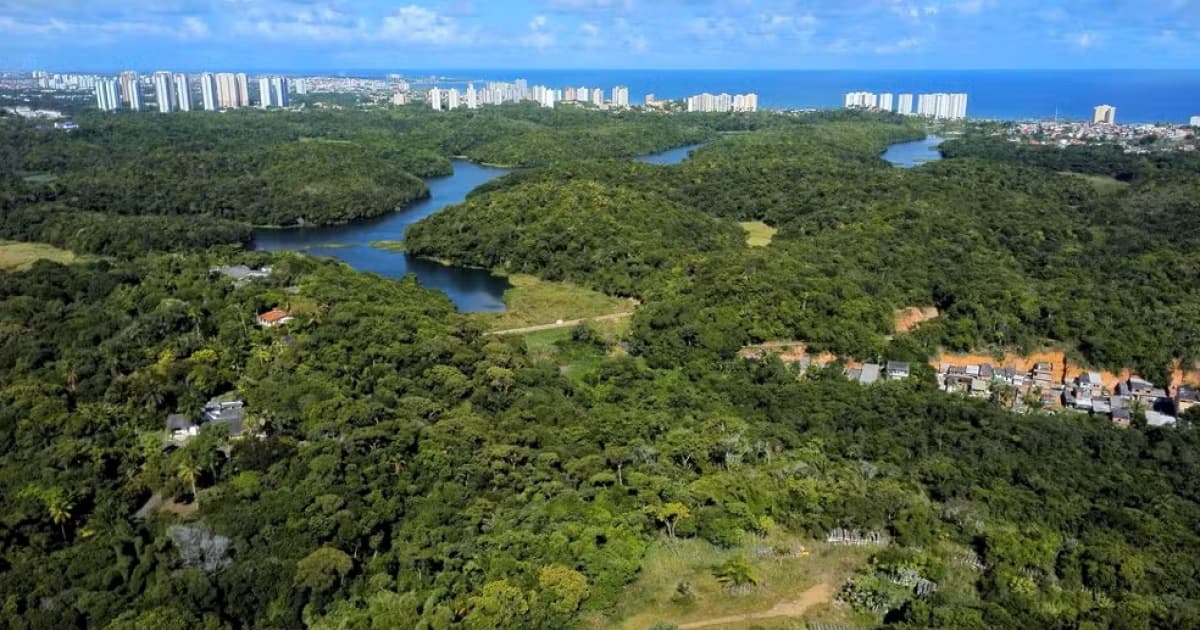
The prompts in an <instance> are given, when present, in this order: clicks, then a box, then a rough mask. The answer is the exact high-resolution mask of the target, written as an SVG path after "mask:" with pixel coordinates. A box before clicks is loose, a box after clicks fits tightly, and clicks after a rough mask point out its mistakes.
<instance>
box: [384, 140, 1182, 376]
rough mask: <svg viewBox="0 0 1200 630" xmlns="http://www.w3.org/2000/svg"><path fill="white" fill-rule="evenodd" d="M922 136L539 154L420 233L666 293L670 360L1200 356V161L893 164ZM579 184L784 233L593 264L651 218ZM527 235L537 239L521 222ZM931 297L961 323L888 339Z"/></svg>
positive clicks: (523, 263)
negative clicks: (552, 229) (632, 262)
mask: <svg viewBox="0 0 1200 630" xmlns="http://www.w3.org/2000/svg"><path fill="white" fill-rule="evenodd" d="M914 131H915V130H914V128H913V127H911V126H910V124H905V123H897V122H895V121H874V122H871V121H859V122H843V121H838V120H836V119H835V120H831V121H825V120H818V121H817V122H816V123H815V124H789V125H780V126H777V127H775V128H770V129H766V130H758V131H752V132H749V133H743V134H739V135H734V136H730V137H727V138H724V139H722V140H720V141H716V142H713V143H711V144H709V145H708V146H706V147H704V148H701V149H699V150H697V151H695V152H694V153H693V155H692V157H691V159H689V160H688V161H686V162H684V163H683V164H681V165H678V166H673V167H655V166H649V165H643V164H630V163H628V162H622V161H603V160H600V161H589V162H577V163H569V164H556V165H551V166H548V167H545V168H539V169H530V170H526V171H521V172H518V173H514V174H512V175H509V176H507V177H505V178H502V179H500V180H497V181H495V182H493V183H491V184H489V185H488V186H485V187H483V188H482V189H480V190H479V191H477V192H476V193H475V194H474V195H473V196H472V197H471V198H470V199H469V200H468V201H467V203H465V204H462V205H461V206H458V207H455V208H450V209H447V210H446V211H444V212H442V213H439V214H438V215H436V216H433V217H430V218H429V219H427V220H426V221H425V222H423V223H419V224H417V225H414V226H413V228H412V229H411V231H410V233H409V235H408V239H407V241H408V244H409V247H410V251H414V252H420V253H422V254H424V255H429V256H435V257H439V258H444V259H449V260H452V261H463V262H468V263H471V264H484V265H495V266H501V267H505V268H511V269H514V270H519V271H522V272H526V273H538V274H542V275H546V276H548V277H570V278H571V279H573V280H576V281H581V282H585V283H587V282H590V285H591V286H593V287H595V288H597V289H600V290H605V291H612V290H613V289H614V287H621V291H622V292H625V293H628V294H634V295H639V296H646V297H650V298H652V299H648V300H647V307H646V308H644V309H641V310H639V312H638V316H637V318H636V320H635V328H636V330H635V338H634V343H635V345H636V346H637V347H638V348H640V350H641V351H642V352H643V354H644V355H645V356H647V357H648V358H650V359H651V360H653V361H657V362H660V363H661V364H663V365H673V364H678V363H679V362H681V361H687V360H689V359H690V358H695V357H697V356H703V357H704V358H705V360H709V359H724V358H729V357H730V356H732V354H733V353H734V352H736V350H737V349H738V348H739V347H740V346H741V345H743V344H745V343H748V342H758V341H765V340H769V339H778V338H796V339H804V340H807V341H810V342H813V343H814V344H816V346H817V347H820V348H825V349H829V350H833V351H835V352H839V353H845V354H849V355H851V356H857V357H864V358H870V357H879V356H881V355H884V354H888V353H892V354H895V355H897V356H904V357H907V358H914V359H919V358H922V357H925V356H928V355H929V354H930V353H931V352H932V351H933V350H935V349H936V348H939V347H945V348H951V349H955V350H975V349H982V348H995V349H998V348H1006V347H1017V348H1022V349H1025V350H1029V349H1033V348H1036V347H1039V346H1041V345H1043V344H1046V343H1053V344H1059V345H1065V346H1067V347H1069V348H1072V349H1074V350H1075V351H1076V352H1077V353H1078V356H1079V357H1080V358H1081V359H1083V360H1086V361H1087V362H1089V363H1091V364H1093V365H1097V366H1103V367H1108V368H1113V369H1120V368H1125V367H1133V368H1137V369H1139V370H1141V371H1143V373H1146V374H1148V375H1150V376H1152V377H1155V378H1159V379H1161V378H1162V377H1163V375H1164V370H1165V369H1166V367H1167V365H1169V363H1170V362H1171V361H1172V360H1173V359H1183V360H1185V361H1191V360H1195V359H1197V358H1200V338H1198V337H1197V331H1200V293H1197V290H1196V288H1197V287H1200V277H1197V275H1196V269H1197V268H1200V267H1197V263H1200V258H1198V256H1200V249H1198V247H1200V241H1198V240H1197V234H1198V232H1197V231H1196V230H1195V229H1189V228H1188V226H1193V225H1195V224H1196V222H1197V220H1198V219H1197V217H1200V213H1198V206H1197V203H1200V202H1198V201H1197V199H1200V195H1198V193H1200V188H1198V182H1200V178H1198V177H1197V176H1198V175H1200V167H1197V166H1196V163H1194V162H1192V161H1190V160H1188V159H1187V158H1184V157H1181V158H1180V159H1179V160H1178V161H1172V160H1171V159H1170V158H1162V157H1160V158H1155V159H1153V160H1146V161H1148V162H1149V163H1151V164H1156V165H1157V166H1146V167H1144V168H1143V169H1142V172H1143V175H1142V176H1140V177H1139V178H1137V181H1136V182H1135V183H1134V184H1133V185H1131V186H1128V187H1121V186H1117V187H1116V188H1114V187H1112V186H1097V185H1095V183H1094V182H1091V181H1089V180H1087V179H1086V178H1083V177H1079V176H1075V175H1072V174H1070V173H1061V172H1058V171H1059V170H1060V169H1062V168H1064V167H1065V166H1067V165H1068V164H1066V163H1058V162H1052V163H1046V164H1041V163H1039V162H1038V160H1036V159H1033V158H1029V159H1025V158H1023V157H1021V158H1018V157H1014V156H1023V155H1024V154H1023V153H1020V152H1018V153H1013V152H1012V151H1013V150H1010V149H1008V148H1007V145H1008V144H1009V143H1003V145H1004V146H1005V147H1006V148H1005V150H1003V151H999V150H997V151H995V152H988V151H985V150H984V149H983V148H975V149H972V150H970V151H968V150H966V149H963V148H962V147H963V146H964V145H969V146H974V145H971V141H965V140H964V141H954V142H952V143H951V145H952V147H955V148H952V149H951V150H949V151H948V155H951V156H960V155H961V157H953V158H952V159H947V160H944V161H942V162H938V163H934V164H929V165H927V166H925V167H922V168H918V169H910V170H904V169H896V168H893V167H891V166H890V165H888V164H886V163H885V162H883V161H882V160H880V159H879V158H878V156H879V154H880V153H881V152H882V150H883V148H884V147H885V146H886V145H887V144H889V143H891V142H894V141H896V140H900V139H905V138H907V137H912V135H913V133H914ZM976 140H977V141H978V143H979V145H980V146H981V147H987V146H992V145H994V144H995V142H997V141H991V140H989V139H976ZM995 146H1000V145H995ZM1095 151H1096V152H1098V153H1106V151H1107V150H1105V149H1096V150H1095ZM1039 154H1040V153H1039ZM1143 159H1144V158H1139V160H1143ZM1106 168H1107V167H1103V166H1097V167H1096V168H1095V169H1093V171H1094V170H1104V169H1106ZM1117 170H1121V169H1117ZM567 181H569V182H571V185H572V186H575V187H578V186H579V185H580V184H579V182H590V183H592V184H594V186H593V187H592V188H591V189H590V190H591V191H592V195H593V196H594V197H595V198H596V199H620V195H621V191H625V190H637V191H640V193H641V194H643V195H651V196H652V197H654V198H655V199H658V200H660V201H659V202H658V203H660V204H666V203H670V204H673V207H679V208H683V209H690V210H692V211H694V212H696V213H697V214H700V213H702V214H708V215H715V216H717V217H727V218H730V219H736V220H763V221H766V222H767V223H769V224H772V225H774V226H776V227H777V228H779V233H778V234H777V235H776V237H775V241H774V242H773V243H772V245H771V247H769V248H766V249H748V248H746V247H742V246H738V245H737V244H735V245H734V246H732V247H729V248H727V249H726V250H725V251H722V252H719V253H717V254H715V255H714V254H712V252H709V254H708V255H700V256H695V255H692V254H691V249H690V248H687V247H679V246H676V245H672V244H671V242H670V241H669V240H666V239H659V240H657V242H658V243H659V247H658V248H651V249H652V250H655V249H656V250H658V251H656V252H655V255H657V256H659V257H660V258H667V259H671V260H674V261H675V264H666V265H657V266H656V268H655V273H651V274H647V273H645V270H638V271H636V272H632V273H629V274H627V275H628V277H627V278H614V277H613V276H614V274H620V273H621V267H620V266H619V265H611V264H610V265H590V266H585V267H584V268H582V269H572V267H571V266H570V261H564V260H562V258H561V255H560V254H561V252H563V251H565V250H564V243H563V241H564V239H568V241H569V244H570V246H584V247H594V244H595V243H597V242H602V241H604V240H605V235H607V234H610V233H613V232H615V231H619V230H618V229H617V228H613V227H611V223H612V222H613V221H617V222H621V223H623V225H624V228H625V229H628V230H630V231H635V232H636V231H639V230H642V229H644V228H643V226H642V225H641V224H640V223H641V221H642V220H644V217H642V215H640V214H639V213H637V212H626V213H623V214H622V213H613V212H611V211H610V210H609V207H610V206H609V205H603V204H589V205H583V206H581V205H579V204H575V203H571V202H570V200H569V199H564V200H562V201H561V202H560V201H559V200H555V199H546V198H545V195H544V194H543V190H544V186H545V185H546V184H547V183H552V182H558V183H559V185H561V183H562V182H567ZM497 207H504V208H507V209H508V210H509V212H508V214H505V215H503V216H504V220H503V221H496V220H494V219H496V218H498V217H500V216H501V215H498V214H497V212H496V209H497ZM632 207H635V208H636V207H637V206H636V205H634V206H632ZM530 208H536V209H537V210H536V211H533V210H530ZM551 216H552V217H554V219H553V220H554V221H555V223H556V224H559V225H573V226H576V227H573V228H572V230H571V231H570V232H569V233H568V234H569V236H568V235H565V234H564V233H547V234H542V233H540V232H539V231H537V230H526V228H529V227H532V225H531V223H530V221H531V219H530V217H537V220H538V221H544V220H547V217H551ZM622 217H624V218H622ZM727 225H729V224H727ZM460 226H474V227H472V228H469V229H465V228H464V229H460ZM515 232H521V233H522V234H523V235H524V237H525V238H522V239H513V238H506V237H504V236H503V235H506V234H511V233H515ZM698 243H699V242H698ZM610 250H611V251H612V252H615V253H620V252H621V250H620V249H619V247H617V246H612V247H610ZM645 253H646V252H645V251H640V252H639V255H645ZM626 286H628V287H631V288H625V287H626ZM911 305H933V306H937V307H938V308H939V310H940V311H941V312H942V313H943V315H944V316H943V317H942V318H940V319H939V320H938V321H936V322H932V323H930V324H928V325H927V326H924V327H922V329H921V330H920V331H919V332H918V333H917V334H916V335H913V336H910V337H907V338H904V339H902V340H901V342H900V343H897V344H891V345H890V346H888V344H887V341H886V340H887V337H889V336H890V335H891V334H892V332H893V331H892V325H893V322H892V312H893V311H894V309H897V308H903V307H907V306H911ZM684 346H687V348H685V347H684ZM697 352H699V354H697Z"/></svg>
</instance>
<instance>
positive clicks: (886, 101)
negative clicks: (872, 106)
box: [879, 92, 894, 112]
mask: <svg viewBox="0 0 1200 630" xmlns="http://www.w3.org/2000/svg"><path fill="white" fill-rule="evenodd" d="M893 100H894V97H893V96H892V93H891V92H884V93H883V94H880V95H879V109H882V110H883V111H885V112H890V111H892V101H893Z"/></svg>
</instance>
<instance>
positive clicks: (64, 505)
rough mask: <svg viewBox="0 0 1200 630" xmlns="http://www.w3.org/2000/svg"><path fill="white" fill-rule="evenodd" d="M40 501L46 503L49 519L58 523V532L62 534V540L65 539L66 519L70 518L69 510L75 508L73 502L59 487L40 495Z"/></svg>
mask: <svg viewBox="0 0 1200 630" xmlns="http://www.w3.org/2000/svg"><path fill="white" fill-rule="evenodd" d="M42 501H43V502H44V503H45V504H46V512H47V513H48V514H49V515H50V520H51V521H53V522H54V524H55V525H58V531H59V533H60V534H62V537H63V540H66V538H67V521H69V520H71V510H74V509H75V502H74V501H72V500H71V496H70V495H69V494H67V493H66V492H63V490H62V489H61V488H54V489H52V490H49V491H47V492H46V494H45V495H44V496H43V497H42Z"/></svg>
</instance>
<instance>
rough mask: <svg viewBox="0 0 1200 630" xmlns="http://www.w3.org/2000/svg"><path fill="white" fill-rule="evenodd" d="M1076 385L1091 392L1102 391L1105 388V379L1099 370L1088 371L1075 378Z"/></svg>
mask: <svg viewBox="0 0 1200 630" xmlns="http://www.w3.org/2000/svg"><path fill="white" fill-rule="evenodd" d="M1075 383H1076V385H1078V386H1079V388H1080V389H1086V390H1087V391H1089V392H1093V391H1100V390H1102V389H1104V380H1103V379H1101V378H1100V373H1099V372H1088V373H1086V374H1081V375H1080V376H1079V377H1078V378H1076V379H1075Z"/></svg>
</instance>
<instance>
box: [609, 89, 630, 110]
mask: <svg viewBox="0 0 1200 630" xmlns="http://www.w3.org/2000/svg"><path fill="white" fill-rule="evenodd" d="M611 102H612V104H613V106H615V107H629V88H627V87H625V86H624V85H618V86H617V87H615V88H613V91H612V101H611Z"/></svg>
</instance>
